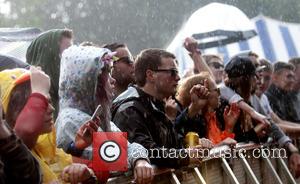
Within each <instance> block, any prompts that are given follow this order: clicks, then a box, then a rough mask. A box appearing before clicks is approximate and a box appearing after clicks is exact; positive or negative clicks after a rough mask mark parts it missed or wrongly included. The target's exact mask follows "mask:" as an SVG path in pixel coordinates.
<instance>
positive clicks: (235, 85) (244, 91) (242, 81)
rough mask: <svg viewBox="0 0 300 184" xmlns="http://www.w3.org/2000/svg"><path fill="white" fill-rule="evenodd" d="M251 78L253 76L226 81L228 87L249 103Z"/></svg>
mask: <svg viewBox="0 0 300 184" xmlns="http://www.w3.org/2000/svg"><path fill="white" fill-rule="evenodd" d="M251 77H254V76H253V75H246V76H240V77H235V78H227V79H226V80H225V84H226V86H228V87H230V88H231V89H233V90H234V91H235V92H236V93H238V94H239V95H240V96H241V97H242V98H243V99H244V100H245V101H248V100H249V98H250V96H251V92H252V91H251V85H252V84H251Z"/></svg>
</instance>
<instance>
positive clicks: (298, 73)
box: [294, 64, 300, 91]
mask: <svg viewBox="0 0 300 184" xmlns="http://www.w3.org/2000/svg"><path fill="white" fill-rule="evenodd" d="M294 90H297V91H299V90H300V64H298V65H297V66H296V69H295V84H294Z"/></svg>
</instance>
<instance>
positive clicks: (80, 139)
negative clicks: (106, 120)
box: [75, 118, 100, 150]
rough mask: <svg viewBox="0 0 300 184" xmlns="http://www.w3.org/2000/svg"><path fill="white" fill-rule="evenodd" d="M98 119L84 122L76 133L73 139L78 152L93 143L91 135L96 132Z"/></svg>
mask: <svg viewBox="0 0 300 184" xmlns="http://www.w3.org/2000/svg"><path fill="white" fill-rule="evenodd" d="M99 122H100V119H99V118H97V119H96V121H92V120H89V121H87V122H85V123H84V124H83V125H81V127H80V128H79V130H78V131H77V133H76V137H75V147H76V148H77V149H79V150H83V149H85V148H86V147H88V146H89V145H91V144H92V142H93V133H94V132H97V130H98V128H99V125H100V123H99Z"/></svg>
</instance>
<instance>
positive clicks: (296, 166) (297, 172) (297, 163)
mask: <svg viewBox="0 0 300 184" xmlns="http://www.w3.org/2000/svg"><path fill="white" fill-rule="evenodd" d="M289 167H290V169H291V170H292V173H293V175H294V176H295V178H298V177H299V176H300V155H299V153H292V155H291V156H290V158H289Z"/></svg>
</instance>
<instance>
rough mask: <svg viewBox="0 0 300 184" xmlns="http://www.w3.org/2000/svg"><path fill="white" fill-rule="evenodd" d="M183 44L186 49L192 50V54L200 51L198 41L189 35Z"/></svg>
mask: <svg viewBox="0 0 300 184" xmlns="http://www.w3.org/2000/svg"><path fill="white" fill-rule="evenodd" d="M183 45H184V47H185V48H186V50H188V51H189V52H190V54H194V53H198V52H199V49H198V42H197V40H195V39H194V38H193V37H187V38H186V39H185V40H184V44H183Z"/></svg>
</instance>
